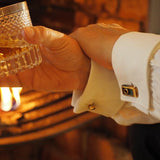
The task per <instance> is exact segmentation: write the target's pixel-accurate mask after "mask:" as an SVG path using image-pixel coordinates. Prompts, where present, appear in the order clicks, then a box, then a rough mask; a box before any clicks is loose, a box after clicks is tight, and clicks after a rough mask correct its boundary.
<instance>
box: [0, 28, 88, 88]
mask: <svg viewBox="0 0 160 160" xmlns="http://www.w3.org/2000/svg"><path fill="white" fill-rule="evenodd" d="M22 35H23V37H24V39H25V40H26V41H28V42H29V43H32V44H38V45H39V46H40V49H41V53H42V63H41V64H40V65H39V66H37V67H35V68H32V69H28V70H25V71H23V72H20V73H18V74H16V75H11V76H8V77H4V78H0V86H7V87H9V86H10V87H18V86H22V87H23V88H24V89H30V90H45V91H72V90H75V89H83V88H84V86H85V84H86V81H87V79H88V74H89V70H90V61H89V59H88V58H87V57H86V56H85V55H84V54H83V52H82V50H81V49H80V47H79V45H78V43H77V42H76V40H74V39H73V38H71V37H69V36H67V35H65V34H63V33H60V32H57V31H54V30H52V29H48V28H45V27H42V26H37V27H27V28H25V29H24V30H23V34H22Z"/></svg>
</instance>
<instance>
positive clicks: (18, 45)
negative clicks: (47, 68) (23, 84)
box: [0, 36, 42, 76]
mask: <svg viewBox="0 0 160 160" xmlns="http://www.w3.org/2000/svg"><path fill="white" fill-rule="evenodd" d="M41 60H42V59H41V55H40V53H39V47H38V46H36V45H31V44H28V43H27V42H26V41H24V40H19V39H16V40H13V39H9V40H8V39H7V40H5V39H1V36H0V76H5V75H9V74H15V73H17V72H19V71H23V70H24V69H27V68H32V67H34V66H36V65H39V64H40V62H41Z"/></svg>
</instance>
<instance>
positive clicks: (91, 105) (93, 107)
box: [88, 103, 96, 110]
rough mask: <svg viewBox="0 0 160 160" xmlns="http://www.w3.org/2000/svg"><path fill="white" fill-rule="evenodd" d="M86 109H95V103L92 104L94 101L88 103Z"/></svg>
mask: <svg viewBox="0 0 160 160" xmlns="http://www.w3.org/2000/svg"><path fill="white" fill-rule="evenodd" d="M88 109H89V110H95V109H96V106H95V104H94V103H93V104H89V105H88Z"/></svg>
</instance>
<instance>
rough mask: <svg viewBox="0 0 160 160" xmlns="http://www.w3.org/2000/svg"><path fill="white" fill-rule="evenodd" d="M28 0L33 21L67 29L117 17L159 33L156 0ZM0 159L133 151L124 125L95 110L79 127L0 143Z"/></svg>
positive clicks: (50, 159) (110, 157)
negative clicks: (92, 116)
mask: <svg viewBox="0 0 160 160" xmlns="http://www.w3.org/2000/svg"><path fill="white" fill-rule="evenodd" d="M16 2H21V0H12V1H9V0H2V1H0V7H3V6H6V5H9V4H13V3H16ZM27 3H28V6H29V10H30V14H31V19H32V22H33V25H43V26H46V27H49V28H52V29H55V30H58V31H61V32H64V33H66V34H69V33H71V32H72V31H74V30H75V29H76V28H78V27H82V26H86V25H88V24H92V23H107V24H109V23H118V24H120V25H122V26H123V27H126V28H127V29H129V30H133V31H141V32H153V33H160V21H159V19H160V1H159V0H28V1H27ZM37 103H38V102H37ZM32 125H33V124H32ZM17 126H18V124H17ZM1 127H2V126H1ZM2 131H3V130H0V133H1V132H2ZM8 134H9V132H8V131H7V132H6V130H5V132H4V133H3V135H5V136H6V137H7V135H8ZM0 140H1V139H0ZM0 159H2V160H22V159H23V160H132V157H131V153H130V149H129V141H128V135H127V127H125V126H120V125H118V124H116V123H115V122H114V121H113V120H112V119H110V118H106V117H103V116H99V118H96V119H94V120H92V121H91V122H89V123H87V124H86V123H85V124H83V125H81V126H80V127H75V128H74V129H72V130H71V129H70V130H67V131H65V132H63V133H61V134H57V135H54V136H50V137H47V138H46V137H44V138H43V139H41V140H38V141H32V142H28V143H24V144H21V143H20V144H16V145H7V146H6V145H5V146H3V145H2V146H0Z"/></svg>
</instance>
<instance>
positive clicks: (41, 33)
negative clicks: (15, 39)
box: [21, 26, 65, 48]
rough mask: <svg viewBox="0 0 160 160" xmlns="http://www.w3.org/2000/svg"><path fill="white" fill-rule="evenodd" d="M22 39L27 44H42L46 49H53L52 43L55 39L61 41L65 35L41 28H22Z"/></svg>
mask: <svg viewBox="0 0 160 160" xmlns="http://www.w3.org/2000/svg"><path fill="white" fill-rule="evenodd" d="M21 34H22V37H23V38H24V39H25V40H26V41H27V42H29V43H32V44H39V45H40V44H42V45H44V46H45V47H47V48H50V47H53V43H52V42H54V41H55V40H57V39H61V38H62V37H64V36H65V34H63V33H61V32H58V31H55V30H52V29H49V28H46V27H43V26H34V27H26V28H23V30H22V32H21Z"/></svg>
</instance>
